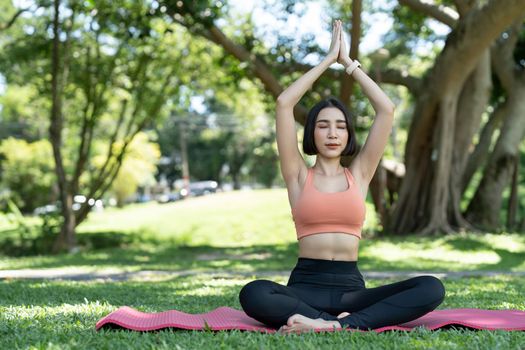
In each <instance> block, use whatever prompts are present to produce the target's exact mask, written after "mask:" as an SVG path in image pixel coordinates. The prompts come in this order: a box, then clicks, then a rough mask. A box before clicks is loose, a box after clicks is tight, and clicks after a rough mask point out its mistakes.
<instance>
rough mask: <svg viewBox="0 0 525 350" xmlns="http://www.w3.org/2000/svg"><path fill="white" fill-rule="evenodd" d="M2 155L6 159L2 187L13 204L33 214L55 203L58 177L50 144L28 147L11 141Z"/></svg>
mask: <svg viewBox="0 0 525 350" xmlns="http://www.w3.org/2000/svg"><path fill="white" fill-rule="evenodd" d="M0 154H1V155H2V157H3V158H4V160H3V161H2V163H1V166H2V184H3V185H4V186H5V187H7V188H8V189H9V190H10V191H11V194H12V198H13V201H14V202H15V203H16V205H17V206H18V207H20V208H21V210H22V211H23V212H31V211H32V210H33V209H35V208H36V207H38V206H42V205H45V204H49V203H50V202H51V201H52V200H53V192H54V186H55V183H56V177H55V173H54V167H53V151H52V149H51V145H50V143H49V142H48V141H46V140H40V141H35V142H31V143H28V142H26V141H24V140H17V139H15V138H8V139H6V140H4V141H2V143H1V144H0Z"/></svg>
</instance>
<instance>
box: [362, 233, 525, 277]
mask: <svg viewBox="0 0 525 350" xmlns="http://www.w3.org/2000/svg"><path fill="white" fill-rule="evenodd" d="M502 236H503V237H508V238H509V241H510V242H514V241H516V242H518V244H520V245H521V246H525V237H523V238H522V237H520V236H516V235H512V236H511V235H506V236H505V235H502ZM492 239H494V240H495V241H494V243H493V242H492V241H491V240H492ZM498 240H499V242H496V241H498ZM363 243H364V244H361V252H360V255H359V262H360V267H362V268H363V269H364V270H366V269H371V270H379V269H382V270H419V271H422V270H426V271H441V272H447V271H460V270H479V271H484V270H485V271H486V270H496V271H510V270H523V267H524V264H523V262H524V261H525V249H521V250H520V249H516V247H515V246H514V247H513V246H512V244H510V243H507V244H504V245H502V239H501V238H500V236H499V235H490V234H489V235H485V234H474V233H468V234H464V233H460V234H450V235H439V236H430V237H429V236H424V237H421V236H417V235H411V236H388V237H374V238H373V239H371V240H368V241H365V242H363ZM495 243H499V244H495ZM383 245H384V247H383ZM506 246H508V247H509V248H508V249H506V248H505V247H506ZM378 247H381V248H380V249H378Z"/></svg>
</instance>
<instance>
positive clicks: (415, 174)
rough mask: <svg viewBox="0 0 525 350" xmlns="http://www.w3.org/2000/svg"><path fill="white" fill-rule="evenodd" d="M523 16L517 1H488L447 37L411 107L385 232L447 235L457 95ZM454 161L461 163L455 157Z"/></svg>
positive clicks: (449, 223)
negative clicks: (402, 167)
mask: <svg viewBox="0 0 525 350" xmlns="http://www.w3.org/2000/svg"><path fill="white" fill-rule="evenodd" d="M524 14H525V7H524V6H523V3H522V2H521V1H518V0H508V1H495V0H491V1H489V2H488V3H487V5H485V6H484V7H482V8H481V9H476V10H472V11H471V12H470V13H469V14H468V15H467V16H465V17H464V18H462V19H461V20H460V21H458V22H457V25H456V26H455V28H454V30H453V31H452V32H451V34H450V35H449V36H448V38H447V42H446V45H445V48H444V49H443V51H442V52H441V54H440V55H439V57H438V58H437V60H436V63H435V65H434V67H433V68H432V69H431V71H430V72H429V74H428V75H427V76H426V78H425V82H424V84H423V86H426V87H427V89H426V91H425V92H424V93H422V94H421V95H419V96H418V99H417V101H416V108H415V111H414V118H413V122H412V124H411V127H410V130H409V135H408V141H407V146H406V152H405V158H406V169H407V173H406V177H405V180H404V181H403V184H402V187H401V191H400V197H399V200H398V202H397V203H396V205H395V206H394V208H393V211H392V218H391V220H389V228H388V229H389V230H390V231H392V232H394V233H397V234H403V233H410V232H418V233H423V234H426V233H433V232H439V231H445V232H449V231H451V222H450V221H449V210H448V205H449V203H450V201H449V189H450V187H449V184H448V183H449V179H450V177H451V174H452V159H453V154H452V152H453V149H454V140H455V137H456V136H455V132H456V118H457V107H458V101H459V94H460V92H461V91H463V85H464V83H465V81H466V79H467V78H468V76H469V75H470V74H471V73H472V72H473V70H474V68H475V67H476V66H477V65H478V63H479V60H480V58H481V56H482V54H483V53H484V52H485V50H487V49H488V48H489V46H490V45H491V43H492V42H493V41H494V40H495V39H496V37H497V36H498V35H499V34H500V33H501V32H502V31H503V30H504V29H505V28H507V27H509V25H510V24H511V23H512V22H513V21H514V20H515V19H516V18H519V17H521V16H522V15H524ZM459 136H461V135H458V137H459ZM468 142H470V139H469V140H468ZM458 151H461V150H459V149H458ZM462 151H463V152H466V150H465V149H464V150H462ZM456 159H461V157H459V156H458V155H456ZM455 214H456V213H455ZM454 216H457V215H454Z"/></svg>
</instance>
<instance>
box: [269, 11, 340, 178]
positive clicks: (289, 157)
mask: <svg viewBox="0 0 525 350" xmlns="http://www.w3.org/2000/svg"><path fill="white" fill-rule="evenodd" d="M340 33H341V22H340V21H335V22H334V26H333V32H332V42H331V44H330V50H329V52H328V55H327V56H326V58H325V59H324V60H323V61H321V63H319V64H318V65H317V66H315V67H314V68H312V69H310V70H309V71H308V72H306V73H305V74H304V75H303V76H301V77H300V78H299V79H297V81H295V82H294V83H293V84H292V85H290V86H289V87H288V88H287V89H286V90H284V91H283V92H282V93H281V94H280V95H279V97H278V98H277V106H276V134H277V149H278V151H279V159H280V163H281V173H282V175H283V178H284V181H285V182H286V183H288V181H293V180H297V179H298V176H299V172H300V170H301V167H306V164H305V162H304V159H303V157H302V156H301V153H300V152H299V148H298V147H297V131H296V129H295V119H294V116H293V109H294V107H295V105H296V104H297V103H298V102H299V100H300V99H301V97H303V95H304V94H305V93H306V91H308V89H310V87H311V86H312V85H313V83H314V82H315V81H316V80H317V79H318V78H319V77H320V76H321V74H323V72H324V71H325V70H326V69H327V68H328V67H330V65H332V63H335V62H336V61H337V57H338V56H339V46H340V38H341V34H340Z"/></svg>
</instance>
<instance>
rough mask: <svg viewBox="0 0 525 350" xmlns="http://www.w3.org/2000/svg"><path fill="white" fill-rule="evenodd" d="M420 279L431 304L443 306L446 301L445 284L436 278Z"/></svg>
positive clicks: (423, 277) (425, 277) (422, 277)
mask: <svg viewBox="0 0 525 350" xmlns="http://www.w3.org/2000/svg"><path fill="white" fill-rule="evenodd" d="M418 278H419V280H420V283H421V288H423V289H424V293H425V295H426V296H427V298H428V300H429V303H432V302H433V303H437V305H436V307H437V306H438V305H439V304H441V303H442V302H443V300H444V299H445V286H444V285H443V282H441V280H440V279H439V278H437V277H434V276H420V277H418Z"/></svg>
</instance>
